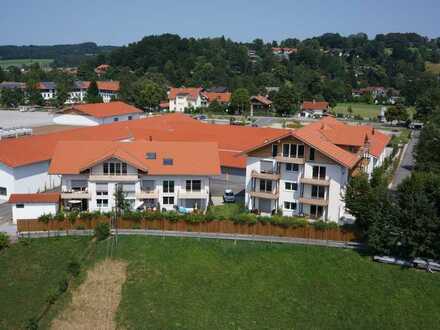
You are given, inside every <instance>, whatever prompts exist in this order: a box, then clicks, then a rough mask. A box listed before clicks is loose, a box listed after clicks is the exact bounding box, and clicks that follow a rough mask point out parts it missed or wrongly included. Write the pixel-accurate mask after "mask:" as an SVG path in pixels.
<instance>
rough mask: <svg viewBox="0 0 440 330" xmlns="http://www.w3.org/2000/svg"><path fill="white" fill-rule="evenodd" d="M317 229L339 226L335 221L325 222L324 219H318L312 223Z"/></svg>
mask: <svg viewBox="0 0 440 330" xmlns="http://www.w3.org/2000/svg"><path fill="white" fill-rule="evenodd" d="M311 225H312V226H313V227H314V228H315V229H317V230H326V229H332V228H338V225H337V224H336V223H334V222H325V221H322V220H318V221H315V222H312V224H311Z"/></svg>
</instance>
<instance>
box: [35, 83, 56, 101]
mask: <svg viewBox="0 0 440 330" xmlns="http://www.w3.org/2000/svg"><path fill="white" fill-rule="evenodd" d="M37 89H38V90H39V91H40V93H41V96H42V98H43V100H45V101H50V100H53V99H54V98H55V97H56V95H57V86H56V84H55V83H54V82H52V81H42V82H39V83H38V84H37Z"/></svg>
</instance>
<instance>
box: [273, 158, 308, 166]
mask: <svg viewBox="0 0 440 330" xmlns="http://www.w3.org/2000/svg"><path fill="white" fill-rule="evenodd" d="M275 160H276V161H277V162H279V163H290V164H299V165H304V164H305V162H306V160H305V159H304V158H294V157H284V156H276V157H275Z"/></svg>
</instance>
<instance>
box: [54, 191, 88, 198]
mask: <svg viewBox="0 0 440 330" xmlns="http://www.w3.org/2000/svg"><path fill="white" fill-rule="evenodd" d="M61 198H62V199H89V198H90V194H89V192H88V190H87V189H86V188H85V189H63V191H62V192H61Z"/></svg>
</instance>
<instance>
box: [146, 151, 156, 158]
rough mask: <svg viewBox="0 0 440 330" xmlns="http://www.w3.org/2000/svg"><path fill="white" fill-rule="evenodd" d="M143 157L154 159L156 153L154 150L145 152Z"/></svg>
mask: <svg viewBox="0 0 440 330" xmlns="http://www.w3.org/2000/svg"><path fill="white" fill-rule="evenodd" d="M145 158H147V159H156V153H155V152H147V154H146V155H145Z"/></svg>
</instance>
